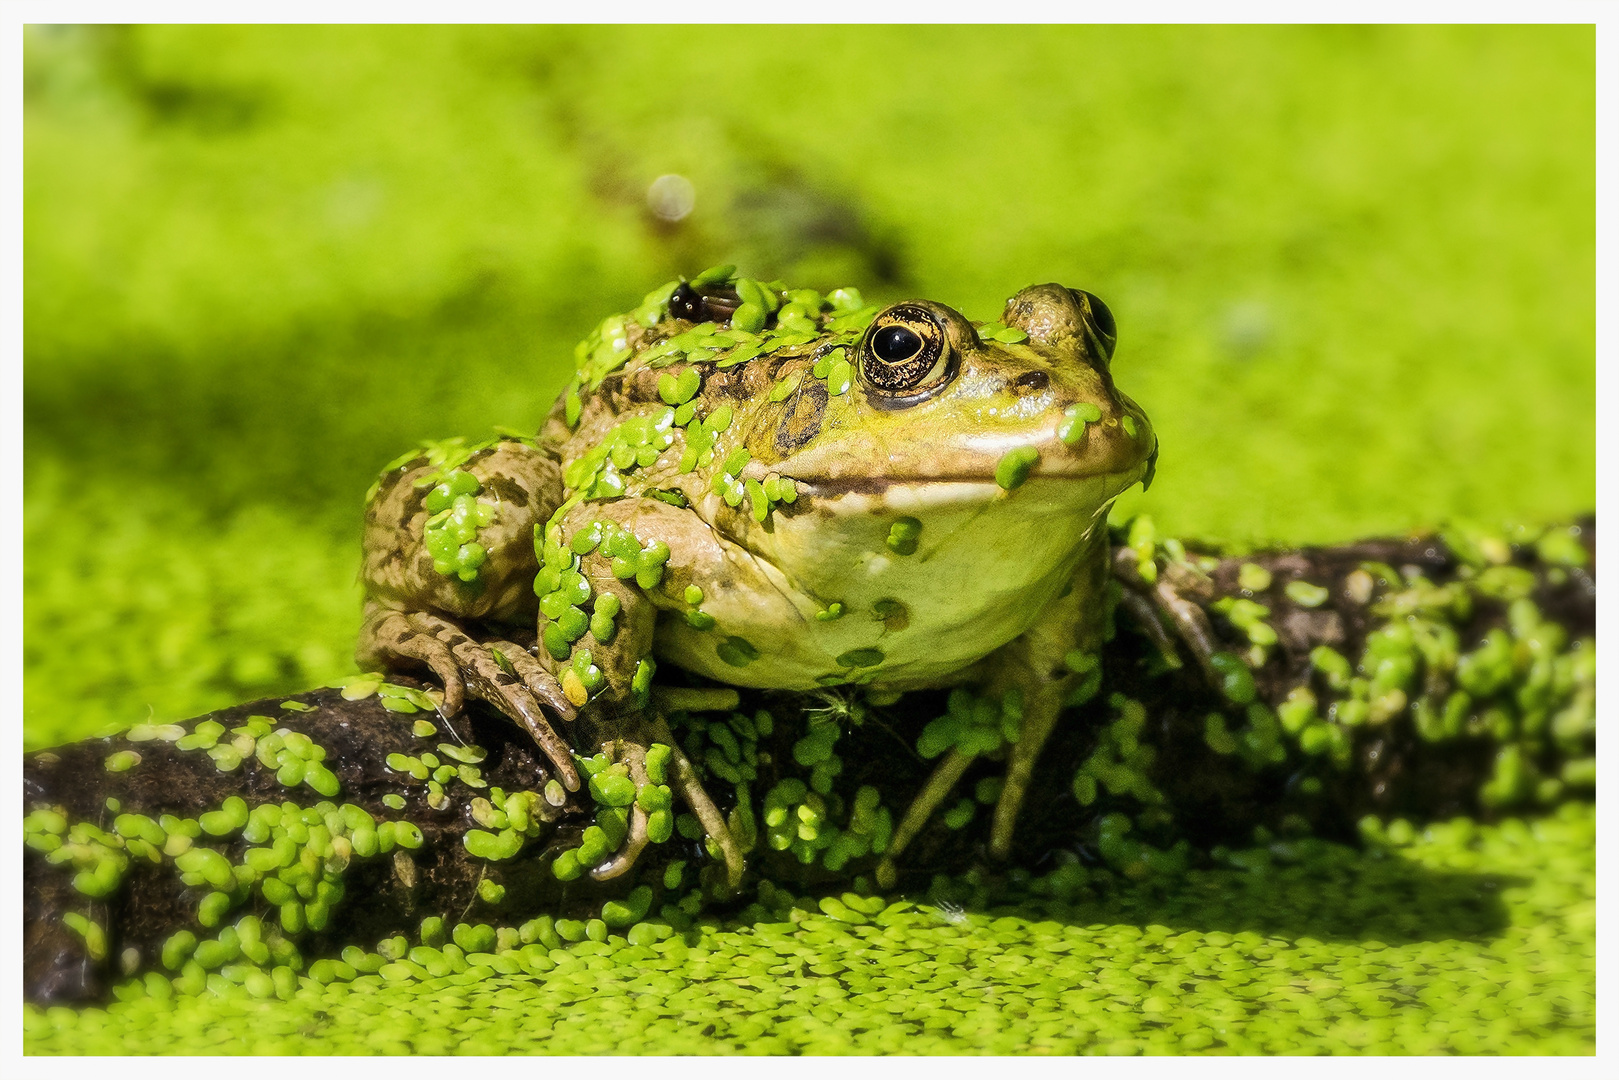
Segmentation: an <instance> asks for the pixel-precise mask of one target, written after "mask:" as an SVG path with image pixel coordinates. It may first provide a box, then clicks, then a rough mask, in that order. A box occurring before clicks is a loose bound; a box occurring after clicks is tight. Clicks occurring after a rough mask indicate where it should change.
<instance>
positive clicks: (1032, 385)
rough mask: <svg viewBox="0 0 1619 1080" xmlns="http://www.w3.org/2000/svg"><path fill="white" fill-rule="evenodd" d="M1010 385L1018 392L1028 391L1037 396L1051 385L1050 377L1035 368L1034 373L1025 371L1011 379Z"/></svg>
mask: <svg viewBox="0 0 1619 1080" xmlns="http://www.w3.org/2000/svg"><path fill="white" fill-rule="evenodd" d="M1012 385H1013V386H1016V387H1017V388H1018V389H1019V390H1030V391H1033V392H1034V393H1037V394H1038V393H1039V392H1040V391H1042V390H1044V389H1045V388H1046V387H1048V386H1050V385H1051V376H1050V375H1047V374H1046V373H1045V372H1043V371H1041V370H1039V369H1038V368H1036V369H1035V370H1034V371H1025V372H1024V373H1023V374H1021V375H1019V376H1018V377H1017V378H1016V379H1013V380H1012Z"/></svg>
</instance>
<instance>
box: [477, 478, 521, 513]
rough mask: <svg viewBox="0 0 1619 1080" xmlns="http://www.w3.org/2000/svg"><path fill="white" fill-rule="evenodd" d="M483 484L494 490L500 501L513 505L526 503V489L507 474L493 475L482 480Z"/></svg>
mask: <svg viewBox="0 0 1619 1080" xmlns="http://www.w3.org/2000/svg"><path fill="white" fill-rule="evenodd" d="M484 486H485V487H487V488H488V489H489V490H490V491H492V492H494V493H495V495H496V496H498V497H499V498H500V499H501V501H502V502H509V503H511V504H512V505H513V506H527V505H528V491H527V490H526V489H525V488H524V487H523V485H522V484H519V483H518V482H517V481H516V480H513V479H512V478H511V477H509V476H495V477H491V478H490V479H488V480H486V481H484Z"/></svg>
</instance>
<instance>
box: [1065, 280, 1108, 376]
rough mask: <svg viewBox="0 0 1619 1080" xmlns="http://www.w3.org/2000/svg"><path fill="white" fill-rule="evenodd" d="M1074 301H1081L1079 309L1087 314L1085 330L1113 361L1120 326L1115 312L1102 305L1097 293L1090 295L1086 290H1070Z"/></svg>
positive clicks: (1104, 354)
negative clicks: (1115, 317)
mask: <svg viewBox="0 0 1619 1080" xmlns="http://www.w3.org/2000/svg"><path fill="white" fill-rule="evenodd" d="M1068 291H1069V292H1071V293H1073V294H1074V299H1075V300H1077V301H1079V308H1080V310H1081V311H1083V312H1084V313H1085V329H1086V330H1088V331H1089V332H1090V334H1091V336H1092V337H1094V338H1095V339H1096V344H1097V345H1099V346H1101V348H1102V355H1103V356H1105V357H1107V358H1108V359H1109V360H1111V359H1113V348H1114V346H1116V345H1117V344H1118V343H1119V325H1118V323H1116V322H1114V321H1113V312H1111V311H1109V310H1108V306H1107V305H1106V304H1104V303H1102V298H1101V297H1100V296H1097V295H1096V294H1095V293H1088V292H1086V291H1085V290H1084V289H1069V290H1068Z"/></svg>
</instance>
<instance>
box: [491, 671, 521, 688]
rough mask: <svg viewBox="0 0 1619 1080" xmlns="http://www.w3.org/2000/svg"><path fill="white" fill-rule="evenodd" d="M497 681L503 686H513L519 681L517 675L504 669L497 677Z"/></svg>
mask: <svg viewBox="0 0 1619 1080" xmlns="http://www.w3.org/2000/svg"><path fill="white" fill-rule="evenodd" d="M495 681H496V682H497V683H499V684H500V685H502V686H513V685H515V684H516V683H517V676H515V675H509V674H507V673H506V672H504V671H502V672H501V673H500V675H499V676H497V677H496V679H495Z"/></svg>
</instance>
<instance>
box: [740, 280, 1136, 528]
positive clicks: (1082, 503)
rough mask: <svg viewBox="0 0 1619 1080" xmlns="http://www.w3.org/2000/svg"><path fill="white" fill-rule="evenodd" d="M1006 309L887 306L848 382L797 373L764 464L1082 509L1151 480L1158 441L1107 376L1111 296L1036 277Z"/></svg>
mask: <svg viewBox="0 0 1619 1080" xmlns="http://www.w3.org/2000/svg"><path fill="white" fill-rule="evenodd" d="M1001 318H1002V325H1001V326H998V327H995V326H992V327H980V328H975V327H974V326H973V324H972V323H970V322H969V321H967V320H966V319H965V318H963V317H962V316H961V315H960V314H959V313H957V312H956V311H954V310H952V309H950V308H948V307H946V306H944V305H943V304H939V303H934V302H932V301H928V300H909V301H905V302H902V303H898V304H894V305H892V306H890V307H888V308H887V309H885V310H883V311H882V312H880V313H879V314H878V315H877V316H876V318H875V319H873V320H872V322H871V325H870V326H869V327H868V328H867V330H866V332H865V335H864V336H863V337H862V338H861V339H860V341H859V343H858V344H857V345H856V346H854V349H853V351H854V353H855V355H853V356H850V357H849V358H848V359H849V361H850V363H851V366H852V367H853V375H854V378H853V383H852V386H851V387H850V389H849V391H848V393H846V394H842V395H837V396H835V397H830V396H829V395H828V394H826V393H824V392H821V390H822V389H823V388H822V387H821V386H820V385H819V384H818V383H813V382H811V381H810V380H805V382H804V384H803V385H804V390H805V391H807V392H800V393H798V394H795V395H793V397H791V398H789V399H788V400H787V401H784V402H783V403H782V408H781V409H780V411H779V412H778V413H776V414H775V415H774V416H773V417H771V421H770V422H772V423H773V427H774V430H773V431H771V432H770V436H771V438H770V440H769V441H770V442H771V443H772V444H773V445H772V446H771V447H770V448H769V449H772V450H774V451H775V455H769V454H767V457H771V456H773V457H775V458H776V460H775V463H774V464H773V466H772V467H773V468H775V469H778V470H779V471H780V472H781V473H783V474H784V475H788V476H792V477H795V478H796V479H797V480H798V481H799V483H800V485H801V486H802V485H808V487H809V488H810V489H811V490H812V491H816V492H818V493H819V494H822V495H837V494H840V493H843V492H850V493H852V492H863V493H867V494H872V495H881V494H883V493H885V492H887V491H889V490H890V489H894V490H895V493H896V494H898V489H901V488H903V489H905V496H904V497H905V498H907V499H909V500H910V501H916V500H918V499H920V500H921V502H923V503H927V502H929V501H930V499H929V497H928V493H929V492H930V491H931V492H933V493H934V494H936V495H937V497H939V498H942V499H944V500H946V501H950V502H959V501H962V500H973V499H991V498H1003V497H1006V496H1010V497H1012V499H1013V500H1014V501H1016V500H1021V501H1024V502H1030V501H1033V502H1039V503H1044V504H1047V505H1046V509H1047V510H1048V511H1058V510H1062V511H1068V512H1072V513H1075V514H1083V515H1085V516H1087V517H1095V516H1097V515H1098V514H1099V513H1100V511H1101V510H1103V509H1105V508H1106V506H1107V505H1108V504H1109V503H1111V502H1112V500H1113V499H1114V498H1115V497H1117V496H1118V495H1119V493H1120V492H1122V491H1124V489H1125V488H1127V487H1129V486H1130V485H1131V484H1134V483H1136V482H1137V481H1141V482H1144V483H1150V482H1151V479H1152V473H1153V467H1154V464H1155V462H1156V459H1157V439H1156V437H1155V436H1154V434H1153V431H1152V427H1151V424H1150V423H1149V422H1148V420H1147V417H1146V414H1145V413H1144V412H1142V410H1141V408H1140V407H1139V406H1137V405H1136V404H1135V403H1134V402H1133V401H1131V400H1130V399H1129V398H1128V397H1126V396H1124V395H1123V394H1121V393H1119V391H1118V389H1117V388H1116V387H1115V386H1114V384H1113V377H1112V374H1111V372H1110V370H1109V363H1110V362H1111V359H1112V356H1113V347H1114V343H1115V340H1116V328H1115V326H1114V322H1113V316H1112V313H1111V312H1109V311H1108V309H1107V306H1106V305H1105V304H1103V303H1102V301H1101V300H1099V299H1098V298H1097V297H1095V296H1093V295H1092V294H1090V293H1088V292H1083V291H1081V290H1078V289H1069V288H1066V287H1064V286H1061V285H1056V284H1049V285H1034V286H1030V287H1029V288H1027V289H1024V290H1023V291H1022V292H1019V293H1018V294H1017V295H1016V296H1014V297H1012V298H1011V299H1010V300H1008V301H1007V304H1006V309H1005V312H1004V313H1003V314H1002V316H1001ZM981 329H982V330H985V331H986V332H985V333H980V330H981ZM760 419H764V418H763V417H761V418H760ZM764 434H765V433H764V432H762V431H757V430H756V432H755V434H754V436H753V438H752V439H750V442H753V443H754V444H755V445H758V443H760V442H762V441H764V440H763V439H761V438H760V436H761V435H764ZM812 502H813V500H812ZM1030 509H1032V507H1031V508H1030Z"/></svg>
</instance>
